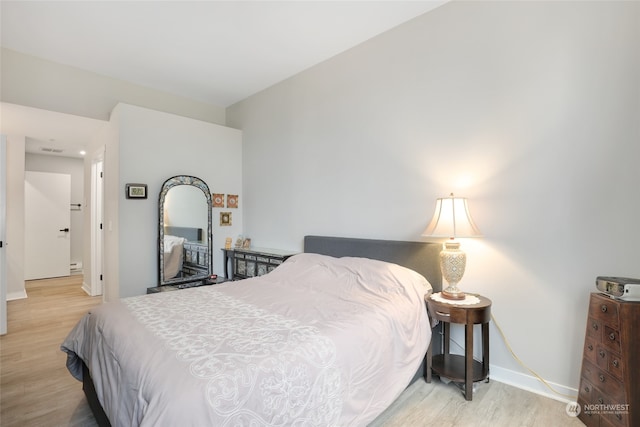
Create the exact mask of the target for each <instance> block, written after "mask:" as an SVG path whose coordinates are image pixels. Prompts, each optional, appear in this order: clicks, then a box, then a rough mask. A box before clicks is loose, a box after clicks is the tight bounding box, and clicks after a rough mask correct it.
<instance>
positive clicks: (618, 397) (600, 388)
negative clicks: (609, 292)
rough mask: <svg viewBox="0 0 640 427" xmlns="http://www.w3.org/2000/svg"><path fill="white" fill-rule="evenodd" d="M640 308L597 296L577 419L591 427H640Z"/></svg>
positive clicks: (590, 318) (588, 333) (594, 295)
mask: <svg viewBox="0 0 640 427" xmlns="http://www.w3.org/2000/svg"><path fill="white" fill-rule="evenodd" d="M639 339H640V302H627V301H619V300H614V299H611V298H610V297H608V296H606V295H604V294H599V293H592V294H591V297H590V299H589V315H588V317H587V331H586V334H585V340H584V353H583V358H582V371H581V375H580V390H579V392H578V404H579V405H580V414H579V415H578V417H579V418H580V420H582V422H584V423H585V424H586V425H587V426H606V427H610V426H627V427H636V426H640V354H639V352H640V345H639V344H638V341H639Z"/></svg>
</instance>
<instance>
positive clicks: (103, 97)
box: [0, 48, 225, 136]
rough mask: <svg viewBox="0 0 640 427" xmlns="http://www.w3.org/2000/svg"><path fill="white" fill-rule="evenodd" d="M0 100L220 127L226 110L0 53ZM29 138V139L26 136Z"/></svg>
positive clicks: (78, 112) (101, 115) (76, 112)
mask: <svg viewBox="0 0 640 427" xmlns="http://www.w3.org/2000/svg"><path fill="white" fill-rule="evenodd" d="M0 56H1V61H0V66H1V69H0V71H1V72H0V85H1V86H2V92H1V93H0V99H1V100H2V101H4V102H11V103H14V104H20V105H26V106H30V107H35V108H41V109H44V110H51V111H58V112H61V113H68V114H74V115H77V116H83V117H91V118H94V119H99V120H109V116H110V114H111V111H112V110H113V108H114V107H115V106H116V105H117V104H118V103H119V102H128V103H130V104H135V105H139V106H142V107H147V108H153V109H156V110H160V111H166V112H168V113H173V114H180V115H182V116H186V117H192V118H195V119H198V120H204V121H209V122H212V123H219V124H224V121H225V109H224V108H223V107H219V106H216V105H211V104H205V103H203V102H199V101H195V100H193V99H188V98H184V97H182V96H177V95H173V94H171V93H167V92H161V91H158V90H155V89H150V88H147V87H144V86H140V85H136V84H132V83H128V82H124V81H122V80H117V79H113V78H111V77H107V76H103V75H100V74H96V73H92V72H90V71H85V70H81V69H79V68H75V67H70V66H68V65H63V64H59V63H56V62H51V61H47V60H45V59H41V58H37V57H34V56H30V55H25V54H23V53H20V52H16V51H14V50H11V49H5V48H2V49H0ZM27 136H29V135H27Z"/></svg>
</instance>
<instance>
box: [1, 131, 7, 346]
mask: <svg viewBox="0 0 640 427" xmlns="http://www.w3.org/2000/svg"><path fill="white" fill-rule="evenodd" d="M6 215H7V137H6V136H5V135H0V335H4V334H6V333H7V261H6V258H7V256H6V250H5V246H6V244H7V242H6V238H7V216H6Z"/></svg>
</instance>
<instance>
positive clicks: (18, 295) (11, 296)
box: [7, 289, 27, 301]
mask: <svg viewBox="0 0 640 427" xmlns="http://www.w3.org/2000/svg"><path fill="white" fill-rule="evenodd" d="M26 297H27V291H26V289H23V290H21V291H14V292H7V301H13V300H15V299H25V298H26Z"/></svg>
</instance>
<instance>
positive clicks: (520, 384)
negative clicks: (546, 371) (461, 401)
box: [489, 365, 578, 403]
mask: <svg viewBox="0 0 640 427" xmlns="http://www.w3.org/2000/svg"><path fill="white" fill-rule="evenodd" d="M489 378H490V379H491V380H495V381H498V382H501V383H505V384H508V385H510V386H513V387H517V388H519V389H522V390H526V391H530V392H532V393H535V394H539V395H542V396H545V397H549V398H551V399H554V400H559V401H560V402H566V403H568V402H575V401H576V400H577V398H578V390H577V389H575V388H572V387H567V386H565V385H562V384H556V383H553V382H551V381H547V383H548V384H549V385H550V386H551V387H553V389H554V390H555V391H556V392H557V393H561V394H562V395H561V394H557V393H556V392H553V391H551V390H550V389H549V388H548V387H547V386H545V385H544V384H543V383H542V382H541V381H540V380H539V379H538V378H536V377H534V376H532V375H527V374H523V373H521V372H516V371H511V370H509V369H505V368H501V367H499V366H494V365H489ZM545 381H546V380H545ZM563 395H564V396H563ZM570 396H573V397H570Z"/></svg>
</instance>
